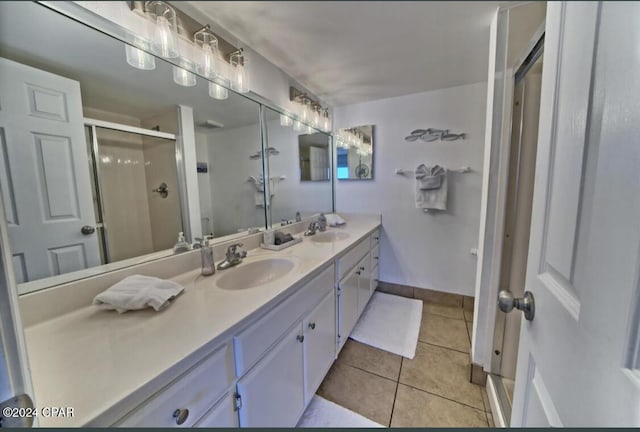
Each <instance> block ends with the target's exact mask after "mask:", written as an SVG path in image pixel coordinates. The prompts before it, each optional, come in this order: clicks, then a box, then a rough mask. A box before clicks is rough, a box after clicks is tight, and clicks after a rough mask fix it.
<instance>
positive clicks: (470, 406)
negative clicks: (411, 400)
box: [398, 382, 486, 414]
mask: <svg viewBox="0 0 640 432" xmlns="http://www.w3.org/2000/svg"><path fill="white" fill-rule="evenodd" d="M398 384H402V385H403V386H405V387H409V388H412V389H414V390H418V391H421V392H423V393H427V394H430V395H431V396H436V397H439V398H441V399H446V400H448V401H450V402H455V403H457V404H458V405H462V406H465V407H467V408H471V409H474V410H476V411H480V412H483V413H485V414H486V411H485V410H483V409H480V408H478V407H474V406H472V405H469V404H467V403H464V402H460V401H458V400H455V399H451V398H448V397H446V396H442V395H440V394H437V393H433V392H430V391H428V390H425V389H421V388H418V387H414V386H412V385H411V384H405V383H402V382H401V383H398ZM482 405H483V406H484V402H483V404H482Z"/></svg>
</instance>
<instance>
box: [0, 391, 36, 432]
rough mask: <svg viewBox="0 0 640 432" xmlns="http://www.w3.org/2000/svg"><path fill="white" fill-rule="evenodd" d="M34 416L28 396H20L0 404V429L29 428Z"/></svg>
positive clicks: (31, 401) (34, 411) (34, 412)
mask: <svg viewBox="0 0 640 432" xmlns="http://www.w3.org/2000/svg"><path fill="white" fill-rule="evenodd" d="M36 415H37V414H36V410H35V409H34V408H33V400H31V397H29V395H26V394H21V395H18V396H15V397H12V398H11V399H7V400H6V401H4V402H0V428H16V427H29V428H30V427H32V426H33V419H34V418H35V417H36Z"/></svg>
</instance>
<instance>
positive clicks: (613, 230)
mask: <svg viewBox="0 0 640 432" xmlns="http://www.w3.org/2000/svg"><path fill="white" fill-rule="evenodd" d="M638 53H640V4H639V3H638V2H601V3H600V2H599V3H595V2H593V3H591V2H549V3H548V6H547V19H546V36H545V47H544V65H543V71H542V94H541V103H540V106H541V107H542V108H541V109H540V127H539V138H538V151H537V163H536V176H535V189H534V196H533V212H532V221H531V236H530V237H531V241H530V246H529V258H528V263H527V276H526V284H525V288H526V290H528V291H531V292H532V293H533V295H534V296H535V316H534V319H533V321H523V322H522V328H521V331H520V347H519V352H518V368H517V373H516V387H515V396H514V400H513V412H512V416H511V426H512V427H523V426H537V427H539V426H543V427H548V426H558V427H562V426H565V427H582V426H590V427H602V426H608V427H612V426H617V427H620V426H625V427H630V426H631V427H632V426H635V427H638V426H640V385H639V383H640V330H639V329H640V325H639V323H640V285H639V284H638V268H639V267H638V263H639V262H640V248H639V247H638V246H639V245H640V224H638V221H639V220H640V177H639V175H638V172H639V171H638V167H639V162H640V145H639V144H638V130H639V125H640V105H638V95H639V94H640V80H638V76H639V75H640V56H639V54H638ZM512 313H516V312H512Z"/></svg>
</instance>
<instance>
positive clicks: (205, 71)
mask: <svg viewBox="0 0 640 432" xmlns="http://www.w3.org/2000/svg"><path fill="white" fill-rule="evenodd" d="M193 44H194V47H195V55H194V56H195V58H196V62H197V69H198V73H200V74H201V75H203V76H205V77H207V78H215V77H216V76H217V75H219V74H220V70H219V69H220V67H219V58H218V57H219V56H220V54H219V53H218V38H216V36H215V35H214V34H213V33H212V32H211V29H210V27H209V24H207V25H206V26H204V27H203V28H201V29H200V30H198V31H197V32H195V33H194V34H193Z"/></svg>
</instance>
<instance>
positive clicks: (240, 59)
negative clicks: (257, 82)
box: [229, 48, 249, 93]
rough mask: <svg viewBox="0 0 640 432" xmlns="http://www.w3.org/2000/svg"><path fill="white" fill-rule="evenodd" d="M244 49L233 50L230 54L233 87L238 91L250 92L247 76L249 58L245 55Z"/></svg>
mask: <svg viewBox="0 0 640 432" xmlns="http://www.w3.org/2000/svg"><path fill="white" fill-rule="evenodd" d="M243 53H244V49H242V48H240V49H239V50H238V51H235V52H232V53H231V55H230V56H229V64H230V65H231V88H232V89H233V90H235V91H237V92H238V93H248V92H249V81H248V76H247V68H246V64H247V59H246V58H245V56H244V54H243Z"/></svg>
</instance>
